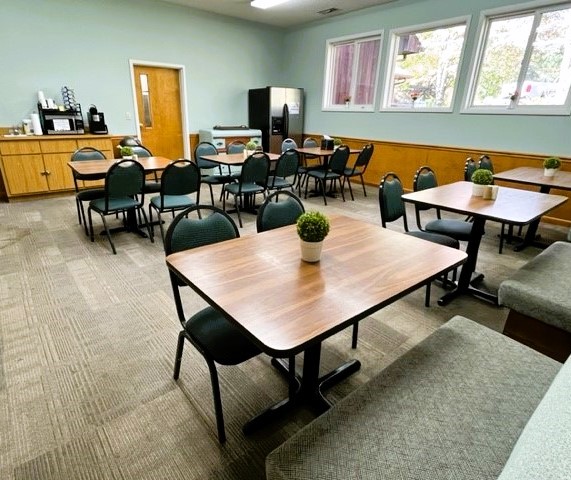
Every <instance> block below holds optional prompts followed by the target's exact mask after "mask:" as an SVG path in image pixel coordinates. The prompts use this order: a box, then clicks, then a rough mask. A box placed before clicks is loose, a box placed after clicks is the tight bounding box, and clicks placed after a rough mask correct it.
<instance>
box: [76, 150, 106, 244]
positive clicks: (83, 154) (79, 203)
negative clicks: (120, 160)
mask: <svg viewBox="0 0 571 480" xmlns="http://www.w3.org/2000/svg"><path fill="white" fill-rule="evenodd" d="M105 159H106V157H105V155H104V154H103V152H101V151H100V150H97V149H96V148H93V147H83V148H80V149H78V150H76V151H75V152H73V153H72V154H71V161H72V162H81V161H84V160H105ZM104 178H105V175H104V174H99V173H96V174H91V175H89V174H87V175H82V174H80V173H76V172H73V184H74V186H75V205H76V208H77V219H78V222H79V224H80V225H82V224H83V228H84V229H85V235H89V230H88V228H87V221H86V219H85V209H84V208H83V202H90V201H91V200H95V199H96V198H101V197H103V195H104V194H105V189H103V188H87V189H80V188H79V183H78V182H80V181H83V182H87V181H90V182H92V181H97V180H103V179H104Z"/></svg>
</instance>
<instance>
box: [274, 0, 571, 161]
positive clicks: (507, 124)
mask: <svg viewBox="0 0 571 480" xmlns="http://www.w3.org/2000/svg"><path fill="white" fill-rule="evenodd" d="M516 3H518V2H517V1H516V0H474V1H465V2H459V1H457V0H416V1H414V0H401V1H398V2H395V3H394V4H388V5H386V6H380V7H373V8H369V9H366V10H362V11H360V12H355V13H353V14H348V15H345V16H342V17H337V18H331V19H329V20H328V21H327V22H322V23H320V24H318V25H315V24H314V25H312V26H308V27H305V28H301V29H299V30H298V31H295V32H290V33H288V34H287V36H286V47H285V49H286V51H290V52H299V53H298V54H296V55H295V61H294V62H292V63H291V64H289V65H288V68H287V70H288V79H289V80H290V81H291V82H292V83H294V84H299V85H303V86H304V87H305V89H306V98H307V108H306V112H307V116H306V121H305V130H306V131H307V132H311V133H327V134H330V135H335V136H341V137H343V136H344V135H345V136H350V137H358V138H372V139H377V140H395V141H402V142H410V143H421V144H429V145H450V146H460V147H473V148H474V149H476V150H477V151H485V150H486V149H490V150H492V149H497V150H508V151H516V152H528V153H539V154H556V155H561V156H571V117H569V116H564V117H561V116H535V115H533V116H529V115H527V116H522V115H517V116H516V115H511V116H508V115H468V114H460V113H459V110H460V105H461V100H462V94H463V93H464V91H465V89H466V87H467V85H466V78H467V72H468V60H469V59H470V58H471V56H472V51H473V48H474V39H475V37H476V33H477V32H476V30H477V27H478V23H479V20H480V11H481V10H483V9H490V8H495V7H498V6H503V5H512V4H516ZM519 3H521V2H519ZM465 15H470V16H471V23H470V31H469V34H468V44H467V50H466V55H465V57H464V64H463V68H462V72H461V76H460V82H459V86H458V88H459V93H460V95H457V97H456V105H455V108H454V113H438V114H435V113H421V112H411V113H407V112H378V111H377V112H375V113H351V112H324V111H322V110H321V102H322V91H323V71H324V66H325V46H326V43H325V42H326V40H327V39H329V38H335V37H340V36H343V35H351V34H356V33H359V32H368V31H373V30H379V29H380V30H383V31H384V34H385V37H384V41H383V58H386V57H387V55H388V53H387V51H388V47H389V41H388V33H389V30H390V29H392V28H398V27H404V26H410V25H420V24H424V23H427V22H432V21H437V20H441V19H444V18H454V17H459V16H465ZM385 67H386V63H385V62H384V61H383V62H382V65H381V72H383V71H384V69H385ZM387 160H389V159H387Z"/></svg>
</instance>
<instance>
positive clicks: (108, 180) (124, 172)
mask: <svg viewBox="0 0 571 480" xmlns="http://www.w3.org/2000/svg"><path fill="white" fill-rule="evenodd" d="M144 186H145V169H144V168H143V166H142V165H141V164H140V163H139V162H137V161H135V160H119V161H117V162H115V163H114V164H113V165H111V167H110V168H109V170H108V171H107V175H106V176H105V210H108V209H109V200H110V199H112V198H120V197H134V196H135V195H139V196H140V198H139V202H140V203H143V202H144V195H143V188H144Z"/></svg>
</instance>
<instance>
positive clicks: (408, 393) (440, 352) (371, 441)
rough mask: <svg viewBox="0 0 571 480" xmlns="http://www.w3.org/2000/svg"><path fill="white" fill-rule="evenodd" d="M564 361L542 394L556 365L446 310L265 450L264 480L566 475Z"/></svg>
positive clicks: (568, 427) (568, 375)
mask: <svg viewBox="0 0 571 480" xmlns="http://www.w3.org/2000/svg"><path fill="white" fill-rule="evenodd" d="M565 368H566V372H565V375H564V378H563V379H561V380H560V382H559V383H560V384H559V385H557V386H555V383H556V382H557V380H556V381H555V382H554V386H552V387H551V389H554V390H555V391H554V392H553V394H551V392H550V393H548V394H547V395H546V391H547V390H548V388H550V384H551V383H552V381H553V379H554V378H555V377H556V375H557V374H558V372H559V370H560V369H561V364H560V363H558V362H556V361H555V360H553V359H551V358H548V357H546V356H544V355H542V354H540V353H538V352H536V351H535V350H532V349H530V348H528V347H526V346H525V345H522V344H520V343H518V342H515V341H514V340H512V339H510V338H508V337H506V336H504V335H502V334H500V333H498V332H495V331H492V330H490V329H488V328H486V327H483V326H481V325H478V324H476V323H474V322H472V321H470V320H468V319H466V318H463V317H459V316H457V317H454V318H453V319H452V320H450V321H449V322H447V323H446V324H445V325H443V326H442V327H441V328H439V329H438V330H437V331H436V332H434V333H433V334H432V335H430V336H429V337H428V338H427V339H425V340H424V341H423V342H421V343H420V344H418V345H417V346H415V347H413V348H412V349H411V350H410V351H408V352H407V353H405V354H404V355H403V356H402V357H400V358H399V359H397V360H396V361H395V362H394V363H392V364H391V365H389V366H388V367H387V368H386V369H384V370H383V371H382V372H380V374H378V375H377V376H376V377H374V378H373V379H371V380H370V381H369V382H368V383H366V384H364V385H363V386H361V387H359V388H358V389H357V390H355V391H354V392H352V393H351V394H349V395H348V396H347V397H345V398H344V399H343V400H341V401H340V402H339V403H337V404H336V405H334V406H333V407H332V408H331V409H330V410H329V411H327V412H326V413H325V414H323V415H321V416H320V417H318V418H316V419H315V420H314V421H313V422H311V423H310V424H309V425H307V426H306V427H304V428H303V429H302V430H300V431H299V432H298V433H297V434H295V435H294V436H293V437H292V438H290V439H289V440H287V441H286V442H285V443H284V444H282V445H281V446H279V447H278V448H277V449H276V450H274V451H273V452H271V453H270V454H269V455H268V457H267V459H266V474H267V478H268V480H286V479H291V480H294V479H295V480H325V479H327V480H335V479H339V480H341V479H342V480H348V479H359V480H369V479H371V480H372V479H375V480H383V479H387V480H389V479H390V480H396V479H398V480H413V479H414V480H436V479H438V480H447V479H450V480H451V479H455V480H458V479H461V480H486V479H496V478H498V476H499V475H500V474H501V472H502V469H503V468H504V465H505V464H506V462H508V463H507V465H508V466H507V467H506V473H505V474H502V476H501V477H500V478H501V479H502V480H503V479H504V478H505V479H506V480H512V479H514V480H515V479H519V480H522V479H530V480H531V479H532V478H533V479H539V478H541V479H542V480H548V479H550V480H551V479H560V480H563V479H568V478H569V474H570V472H571V466H570V462H571V455H568V452H569V451H571V441H570V432H571V397H570V396H569V395H568V392H569V390H568V389H569V384H570V382H571V364H570V363H569V362H568V364H567V365H566V366H565ZM566 389H567V390H566ZM565 392H567V394H565ZM545 395H546V398H549V401H547V402H546V403H545V406H544V407H540V408H538V409H537V412H536V413H535V414H534V410H536V408H537V406H538V404H540V402H541V405H543V401H542V398H543V397H544V396H545ZM532 414H533V419H532V421H531V422H530V423H529V424H528V426H527V427H526V430H525V434H524V435H523V436H522V439H521V440H519V441H518V437H519V436H520V434H521V432H522V430H523V429H524V426H525V425H526V423H528V421H529V419H530V417H532ZM536 417H537V418H536ZM551 432H553V438H550V439H549V438H547V439H546V437H549V436H550V434H551ZM516 442H517V444H518V446H517V447H516V449H515V450H514V454H513V455H512V456H513V457H514V458H513V459H511V458H510V454H511V452H512V449H513V448H514V445H516ZM520 444H521V445H520ZM550 447H551V448H552V450H549V448H550ZM534 449H536V450H534ZM535 452H540V453H537V454H535ZM561 457H564V458H561ZM508 458H510V460H508ZM522 458H523V459H524V460H522ZM526 458H528V459H529V460H530V461H529V462H527V461H526V460H525V459H526ZM530 463H533V465H530ZM532 467H533V468H532ZM535 469H537V470H535ZM550 470H551V471H552V474H549V475H547V474H546V473H547V472H549V471H550ZM535 471H539V472H541V473H540V474H537V475H536V476H534V473H533V472H535Z"/></svg>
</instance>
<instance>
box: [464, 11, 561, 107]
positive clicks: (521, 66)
mask: <svg viewBox="0 0 571 480" xmlns="http://www.w3.org/2000/svg"><path fill="white" fill-rule="evenodd" d="M483 28H484V34H483V35H482V38H483V40H482V42H481V45H480V48H479V52H480V53H479V57H478V61H477V62H476V68H475V70H476V72H475V75H474V77H475V81H474V82H473V83H474V87H473V90H472V91H471V92H470V95H469V97H468V98H469V99H470V100H469V105H468V107H469V108H472V109H474V110H483V111H486V113H488V112H489V113H498V112H499V113H539V112H540V113H542V114H568V113H569V111H570V100H569V90H570V87H571V5H570V4H566V5H557V6H551V7H547V8H541V9H536V10H531V11H530V10H526V11H525V12H522V13H519V12H510V13H503V14H501V15H495V16H494V15H489V16H488V17H486V21H485V24H484V26H483Z"/></svg>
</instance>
